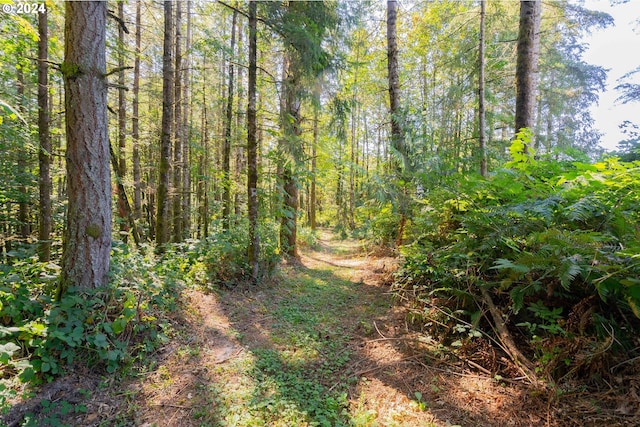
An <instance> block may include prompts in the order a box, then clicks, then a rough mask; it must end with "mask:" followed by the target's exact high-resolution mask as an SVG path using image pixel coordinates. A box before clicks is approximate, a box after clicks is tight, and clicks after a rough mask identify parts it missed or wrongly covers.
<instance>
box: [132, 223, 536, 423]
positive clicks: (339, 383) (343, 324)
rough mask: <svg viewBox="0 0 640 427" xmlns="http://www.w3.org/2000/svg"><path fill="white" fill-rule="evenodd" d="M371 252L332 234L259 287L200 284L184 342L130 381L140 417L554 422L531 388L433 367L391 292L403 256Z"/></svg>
mask: <svg viewBox="0 0 640 427" xmlns="http://www.w3.org/2000/svg"><path fill="white" fill-rule="evenodd" d="M363 253H364V251H363V248H362V247H361V246H360V243H358V242H356V241H352V240H336V239H334V238H333V236H332V235H330V234H329V233H326V232H325V233H323V234H321V236H320V241H319V245H318V247H317V248H316V249H313V250H304V251H303V253H302V255H301V259H300V262H299V263H298V262H296V263H293V264H289V265H285V266H283V268H282V270H281V271H280V272H279V273H278V274H277V276H276V277H275V278H274V279H273V280H272V281H270V282H269V283H267V284H264V285H263V286H261V287H260V288H258V289H235V290H231V291H223V292H218V293H208V294H207V293H203V292H200V291H190V292H189V293H188V295H189V298H190V300H191V304H190V307H191V308H192V310H191V311H190V312H189V313H186V315H185V319H184V322H185V324H184V325H185V330H184V331H183V335H182V338H181V339H180V342H175V343H173V344H172V346H169V347H168V348H167V349H165V352H164V353H163V354H162V355H161V357H160V358H159V361H158V366H157V367H156V368H155V370H154V371H153V372H150V373H149V374H148V375H146V376H144V377H143V378H142V380H140V381H138V382H136V383H135V384H132V385H131V386H130V387H129V390H130V393H131V399H132V401H133V402H135V403H134V404H133V405H132V406H135V408H134V409H133V410H131V411H130V413H131V415H133V416H134V419H135V423H136V424H137V425H143V426H154V425H157V426H197V425H202V426H218V425H220V426H222V425H228V426H254V425H268V426H294V425H295V426H316V425H317V426H339V425H345V426H346V425H352V426H452V425H465V426H467V425H469V426H471V425H473V426H477V425H484V426H490V425H527V426H530V425H545V424H546V423H545V422H544V420H543V419H542V418H541V417H540V416H539V415H536V414H535V413H529V412H527V411H526V410H525V409H526V408H524V407H523V405H526V404H527V403H526V402H527V399H526V396H523V395H522V393H523V391H517V390H516V389H510V388H508V387H506V386H505V385H504V384H503V385H500V384H496V382H495V381H494V380H492V379H488V378H483V377H481V376H478V375H474V374H473V373H469V374H457V375H454V374H452V373H451V371H450V370H448V369H446V366H442V365H441V364H437V365H438V366H436V364H434V363H432V361H433V360H434V357H435V356H434V354H433V353H432V352H431V351H432V348H431V347H430V346H429V345H427V344H421V343H420V340H421V339H423V338H421V337H420V336H419V335H418V334H416V333H415V332H413V331H412V330H411V328H410V327H409V325H407V323H406V321H405V319H406V313H405V311H404V309H403V308H401V307H397V306H396V305H395V304H394V302H393V301H392V299H391V296H390V295H389V293H388V286H387V283H388V279H389V277H390V274H391V271H392V270H393V269H394V260H393V259H391V258H371V257H367V256H365V255H363ZM518 409H522V410H521V411H518ZM516 412H517V413H519V414H521V415H518V417H519V419H512V416H511V417H510V416H509V414H514V413H516ZM538 413H539V412H538ZM522 414H524V415H522Z"/></svg>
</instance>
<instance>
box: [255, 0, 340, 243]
mask: <svg viewBox="0 0 640 427" xmlns="http://www.w3.org/2000/svg"><path fill="white" fill-rule="evenodd" d="M267 5H268V6H267V7H269V8H270V11H271V12H273V15H272V16H273V17H274V19H273V21H274V24H273V25H274V26H275V27H277V31H278V33H279V34H281V35H282V36H283V37H284V40H283V41H284V43H285V47H286V50H285V55H284V61H283V67H282V69H283V79H282V85H281V93H280V100H281V102H280V117H279V118H280V129H281V132H282V135H281V137H280V139H279V142H278V145H279V152H280V156H281V158H280V159H279V163H278V168H279V172H280V173H279V186H278V187H279V190H280V191H281V196H282V197H281V200H282V206H281V209H279V217H280V247H281V250H282V252H283V253H285V254H287V255H290V256H297V246H296V234H297V217H298V202H299V198H298V177H297V170H296V169H297V166H298V163H299V162H300V160H301V155H302V153H303V151H304V150H303V149H302V144H301V141H300V135H301V134H302V127H301V124H302V119H303V117H302V115H301V104H302V97H303V96H304V94H305V90H304V89H305V86H311V82H309V84H308V85H305V84H304V83H307V82H308V81H309V80H311V81H314V80H315V79H316V77H317V76H318V74H320V73H321V72H322V71H324V70H325V69H326V68H327V67H328V66H329V54H328V53H327V52H326V50H325V49H324V48H323V41H324V40H325V39H326V37H327V31H328V29H330V28H332V27H335V26H336V25H337V22H338V19H337V16H336V14H335V9H334V7H335V4H334V3H330V2H324V1H315V2H289V3H286V4H285V6H282V5H281V4H275V3H273V4H269V3H268V4H267ZM283 7H284V9H283Z"/></svg>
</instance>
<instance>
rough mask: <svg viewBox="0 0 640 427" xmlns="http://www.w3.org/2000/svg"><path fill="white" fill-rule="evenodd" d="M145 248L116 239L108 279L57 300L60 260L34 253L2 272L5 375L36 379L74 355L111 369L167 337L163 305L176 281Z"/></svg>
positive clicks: (0, 342) (0, 339)
mask: <svg viewBox="0 0 640 427" xmlns="http://www.w3.org/2000/svg"><path fill="white" fill-rule="evenodd" d="M163 268H164V267H163V264H156V263H155V258H154V256H153V255H152V253H151V251H150V249H149V248H145V249H144V250H142V251H139V252H138V251H136V252H130V251H128V249H127V248H126V247H114V249H113V256H112V278H111V280H110V284H109V286H107V287H105V288H102V289H97V290H90V291H86V290H83V291H79V290H77V289H73V288H72V289H69V290H68V291H67V292H66V293H65V295H64V296H63V297H62V299H61V300H60V301H54V299H53V295H54V294H55V288H56V286H55V283H56V281H57V273H58V271H59V267H58V266H57V265H55V264H52V263H39V262H37V260H36V259H35V258H30V259H26V260H23V261H21V262H17V263H15V264H14V265H13V266H12V267H11V268H9V269H6V270H5V271H3V272H2V273H0V322H1V326H0V363H1V364H2V365H4V366H5V369H4V372H5V374H4V375H5V376H13V375H18V376H19V378H20V379H21V380H22V381H24V382H33V381H35V382H39V381H41V380H43V379H48V378H51V377H52V376H55V375H58V374H60V373H62V371H63V370H64V367H65V366H66V365H70V364H72V363H74V362H76V361H80V362H82V363H85V364H89V365H91V366H93V367H102V368H103V369H105V370H106V371H107V372H114V371H115V370H116V369H117V368H118V367H119V366H121V365H122V364H123V363H126V362H129V361H131V360H132V359H133V358H134V357H135V356H136V355H139V354H143V353H144V352H147V351H151V350H153V349H154V348H156V346H157V345H158V344H159V343H162V342H164V341H165V340H166V339H167V337H166V335H165V333H164V330H165V329H166V322H164V321H162V320H161V317H162V316H163V314H162V313H164V312H166V311H167V310H171V309H173V308H175V303H176V296H177V290H178V286H179V283H178V282H177V281H173V280H171V278H168V277H167V276H166V275H165V274H164V273H165V272H164V271H163Z"/></svg>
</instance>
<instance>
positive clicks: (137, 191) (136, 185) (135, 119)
mask: <svg viewBox="0 0 640 427" xmlns="http://www.w3.org/2000/svg"><path fill="white" fill-rule="evenodd" d="M141 4H142V2H141V1H137V2H136V35H135V38H136V42H135V43H136V47H135V56H136V57H135V60H134V63H133V106H132V108H133V111H132V113H133V116H132V118H131V136H132V139H133V156H132V157H133V211H134V216H135V218H136V219H138V220H139V219H140V218H141V217H142V186H141V171H140V148H139V144H140V118H139V94H140V55H141V53H142V50H141V36H142V34H141V29H142V26H141V20H142V19H141V18H142V12H141V7H140V6H141Z"/></svg>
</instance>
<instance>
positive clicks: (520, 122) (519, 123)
mask: <svg viewBox="0 0 640 427" xmlns="http://www.w3.org/2000/svg"><path fill="white" fill-rule="evenodd" d="M541 14H542V1H541V0H523V1H521V2H520V27H519V32H518V48H517V58H516V123H515V127H516V129H515V130H516V133H517V132H519V131H520V129H522V128H529V129H531V130H533V126H534V124H535V111H536V90H537V78H538V57H539V53H540V19H541ZM534 144H535V142H534ZM531 148H534V147H531ZM525 150H526V147H525Z"/></svg>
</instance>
